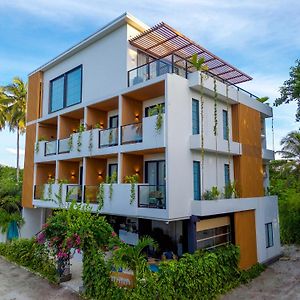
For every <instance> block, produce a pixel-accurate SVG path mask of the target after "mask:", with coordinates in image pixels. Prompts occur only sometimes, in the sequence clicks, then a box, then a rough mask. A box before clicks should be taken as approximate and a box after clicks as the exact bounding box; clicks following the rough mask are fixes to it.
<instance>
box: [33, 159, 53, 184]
mask: <svg viewBox="0 0 300 300" xmlns="http://www.w3.org/2000/svg"><path fill="white" fill-rule="evenodd" d="M55 168H56V166H55V164H39V165H37V166H36V172H35V174H36V176H35V184H36V185H39V184H45V183H47V182H48V180H49V177H50V176H51V178H53V179H54V178H55Z"/></svg>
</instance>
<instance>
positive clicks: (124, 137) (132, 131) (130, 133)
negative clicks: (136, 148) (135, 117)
mask: <svg viewBox="0 0 300 300" xmlns="http://www.w3.org/2000/svg"><path fill="white" fill-rule="evenodd" d="M142 141H143V123H142V122H140V123H133V124H128V125H123V126H122V127H121V144H122V145H124V144H131V143H141V142H142Z"/></svg>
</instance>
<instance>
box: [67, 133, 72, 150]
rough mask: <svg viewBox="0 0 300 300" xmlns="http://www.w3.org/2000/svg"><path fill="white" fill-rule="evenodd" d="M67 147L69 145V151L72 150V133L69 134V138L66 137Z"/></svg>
mask: <svg viewBox="0 0 300 300" xmlns="http://www.w3.org/2000/svg"><path fill="white" fill-rule="evenodd" d="M68 147H69V150H70V151H72V150H73V134H71V135H70V137H69V139H68Z"/></svg>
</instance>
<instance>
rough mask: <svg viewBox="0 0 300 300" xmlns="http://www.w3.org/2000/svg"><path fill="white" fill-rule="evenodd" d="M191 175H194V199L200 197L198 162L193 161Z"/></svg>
mask: <svg viewBox="0 0 300 300" xmlns="http://www.w3.org/2000/svg"><path fill="white" fill-rule="evenodd" d="M193 175H194V200H200V199H201V186H200V162H199V161H194V162H193Z"/></svg>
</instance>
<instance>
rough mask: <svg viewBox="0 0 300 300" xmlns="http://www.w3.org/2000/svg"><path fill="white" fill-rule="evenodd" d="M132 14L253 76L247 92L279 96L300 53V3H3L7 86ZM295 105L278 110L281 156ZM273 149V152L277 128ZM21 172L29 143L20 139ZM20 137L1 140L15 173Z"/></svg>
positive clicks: (2, 61) (0, 76)
mask: <svg viewBox="0 0 300 300" xmlns="http://www.w3.org/2000/svg"><path fill="white" fill-rule="evenodd" d="M125 11H127V12H130V13H131V14H133V15H134V16H136V17H137V18H139V19H140V20H142V21H144V22H145V23H146V24H148V25H149V26H152V25H155V24H156V23H158V22H160V21H165V22H166V23H168V24H170V25H171V26H173V27H175V28H176V29H177V30H179V31H180V32H182V33H183V34H185V35H187V36H188V37H190V38H191V39H192V40H195V41H197V42H198V43H199V44H200V45H203V46H204V47H206V48H207V49H208V50H210V51H211V52H213V53H215V54H216V55H218V56H220V57H221V58H223V59H224V60H226V61H228V62H229V63H231V64H233V65H234V66H236V67H238V68H240V69H241V70H243V71H244V72H246V73H247V74H249V75H251V76H252V77H253V78H254V80H252V81H251V82H248V83H244V84H242V85H241V86H242V87H244V88H245V89H247V90H249V91H251V92H253V93H254V94H257V95H258V96H269V97H270V98H271V101H270V102H273V100H274V99H275V98H276V97H277V96H278V88H279V86H280V85H282V83H283V81H284V80H285V79H287V78H288V73H289V68H290V66H292V65H293V64H294V62H295V60H296V59H297V58H300V57H299V53H300V39H299V28H300V17H299V11H300V2H299V1H298V0H285V1H284V0H263V1H261V0H243V1H241V0H227V1H221V0H209V1H208V0H164V1H157V0H151V1H150V0H144V1H116V0H115V1H110V2H109V4H108V1H100V0H99V1H97V0H89V1H82V0H72V1H71V0H26V1H23V0H14V1H10V0H1V2H0V32H1V42H0V85H5V84H7V83H9V82H10V80H11V79H12V77H14V76H20V77H22V78H23V79H26V78H27V74H28V73H30V72H31V71H32V70H34V69H36V68H37V67H39V66H40V65H42V64H43V63H45V62H47V61H48V60H50V59H51V58H53V57H54V56H56V55H57V54H59V53H61V52H62V51H64V50H66V49H67V48H69V47H70V46H72V45H73V44H75V43H77V42H79V41H80V40H82V39H83V38H85V37H86V36H87V35H89V34H91V33H93V32H95V31H96V30H97V29H99V28H100V27H102V26H104V25H105V24H106V23H108V22H109V21H111V20H112V19H114V18H116V17H117V16H119V15H121V14H122V13H124V12H125ZM295 110H296V105H295V104H289V105H283V106H281V107H279V108H275V109H274V118H275V120H274V126H275V150H276V149H277V150H278V149H279V148H280V146H279V141H280V139H281V138H282V137H283V136H284V135H285V134H286V133H287V132H289V131H291V130H294V129H298V128H299V124H297V123H296V122H295V121H294V120H295V117H294V113H295ZM267 125H268V133H269V140H268V147H269V148H272V139H271V130H270V125H271V122H270V120H269V121H268V123H267ZM21 148H22V149H21V154H22V157H21V164H23V155H24V137H23V138H22V139H21ZM15 152H16V137H15V135H14V134H13V133H9V132H8V131H4V132H0V164H6V165H15Z"/></svg>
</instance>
